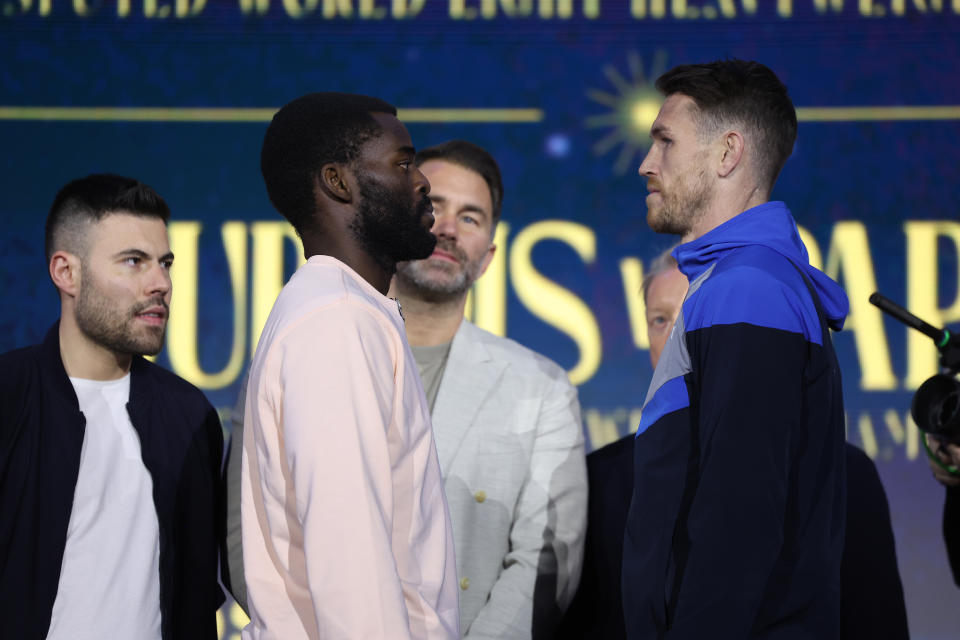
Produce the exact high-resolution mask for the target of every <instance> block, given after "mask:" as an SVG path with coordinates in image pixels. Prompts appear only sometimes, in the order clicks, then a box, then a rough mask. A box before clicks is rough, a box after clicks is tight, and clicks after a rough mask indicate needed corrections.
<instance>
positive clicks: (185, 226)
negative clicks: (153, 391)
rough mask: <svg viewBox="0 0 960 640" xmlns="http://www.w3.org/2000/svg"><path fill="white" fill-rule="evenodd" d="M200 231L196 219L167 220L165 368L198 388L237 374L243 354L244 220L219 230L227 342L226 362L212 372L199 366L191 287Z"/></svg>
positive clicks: (196, 273) (195, 294)
mask: <svg viewBox="0 0 960 640" xmlns="http://www.w3.org/2000/svg"><path fill="white" fill-rule="evenodd" d="M201 230H202V225H201V223H199V222H171V223H170V226H169V232H170V248H171V249H172V250H173V252H174V254H175V255H176V256H177V260H176V266H175V267H174V268H173V269H172V270H171V272H170V275H171V278H172V280H173V285H172V286H173V295H174V298H173V299H174V303H173V304H172V305H171V313H170V322H169V326H168V329H167V355H168V356H169V358H170V368H171V369H173V372H174V373H176V374H177V375H179V376H181V377H182V378H185V379H186V380H188V381H189V382H191V383H193V384H195V385H197V386H198V387H202V388H204V389H222V388H223V387H226V386H229V385H230V384H232V383H233V382H234V381H235V380H236V379H237V376H239V374H240V371H241V369H242V368H243V363H244V357H245V355H246V348H245V347H246V339H247V225H246V224H245V223H243V222H226V223H224V225H223V228H222V230H221V236H222V239H223V246H224V250H225V252H226V255H227V265H228V267H229V269H230V287H231V292H232V294H233V344H232V346H231V347H230V358H229V360H228V361H227V365H226V366H225V367H224V368H223V369H222V370H221V371H218V372H216V373H207V372H206V371H204V370H203V369H202V368H201V366H200V356H199V353H198V351H199V346H200V345H199V335H198V331H197V324H198V323H197V314H198V311H199V310H198V305H197V299H198V292H197V289H198V285H199V262H200V261H199V244H200V232H201Z"/></svg>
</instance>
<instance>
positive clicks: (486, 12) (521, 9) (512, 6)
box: [480, 0, 533, 20]
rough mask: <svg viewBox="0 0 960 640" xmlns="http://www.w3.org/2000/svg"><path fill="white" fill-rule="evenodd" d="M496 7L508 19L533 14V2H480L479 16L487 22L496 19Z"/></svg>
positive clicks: (526, 0) (531, 0)
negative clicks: (498, 7) (498, 6)
mask: <svg viewBox="0 0 960 640" xmlns="http://www.w3.org/2000/svg"><path fill="white" fill-rule="evenodd" d="M497 5H500V8H501V9H502V11H503V14H504V15H505V16H507V17H508V18H516V17H518V16H520V17H525V16H529V15H530V14H531V13H533V0H480V15H481V16H483V17H484V18H486V19H487V20H490V19H492V18H496V17H497Z"/></svg>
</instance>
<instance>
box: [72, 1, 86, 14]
mask: <svg viewBox="0 0 960 640" xmlns="http://www.w3.org/2000/svg"><path fill="white" fill-rule="evenodd" d="M73 12H74V13H75V14H77V15H78V16H88V15H90V7H88V6H87V3H86V1H85V0H73Z"/></svg>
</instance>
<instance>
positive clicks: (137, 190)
mask: <svg viewBox="0 0 960 640" xmlns="http://www.w3.org/2000/svg"><path fill="white" fill-rule="evenodd" d="M113 213H123V214H128V215H134V216H141V217H144V218H159V219H161V220H163V222H164V224H166V222H167V221H168V220H169V219H170V208H169V207H168V206H167V203H166V202H164V200H163V198H161V197H160V194H158V193H157V192H156V191H154V190H153V189H151V188H150V187H148V186H147V185H145V184H143V183H142V182H140V181H139V180H135V179H133V178H125V177H123V176H118V175H114V174H111V173H95V174H93V175H89V176H87V177H86V178H79V179H77V180H73V181H72V182H69V183H68V184H67V185H66V186H64V187H63V188H62V189H60V191H59V192H57V197H56V198H54V199H53V205H51V206H50V213H49V214H47V223H46V230H45V248H46V255H47V262H49V261H50V258H51V257H52V256H53V254H54V253H56V252H57V251H60V250H61V249H64V250H68V251H70V252H71V253H77V252H78V251H80V250H82V247H83V246H84V238H85V234H86V229H85V227H86V226H87V225H89V224H91V223H96V222H99V221H100V220H101V219H102V218H103V217H104V216H107V215H109V214H113Z"/></svg>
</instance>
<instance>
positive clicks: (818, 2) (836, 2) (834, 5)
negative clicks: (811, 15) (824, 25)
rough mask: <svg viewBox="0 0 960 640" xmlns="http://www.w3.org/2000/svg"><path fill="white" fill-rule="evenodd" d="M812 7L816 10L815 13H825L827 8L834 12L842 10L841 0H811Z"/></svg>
mask: <svg viewBox="0 0 960 640" xmlns="http://www.w3.org/2000/svg"><path fill="white" fill-rule="evenodd" d="M828 3H829V4H828ZM813 7H814V9H816V10H817V13H825V12H826V11H827V9H832V10H833V12H834V13H840V12H841V11H843V0H813Z"/></svg>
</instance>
